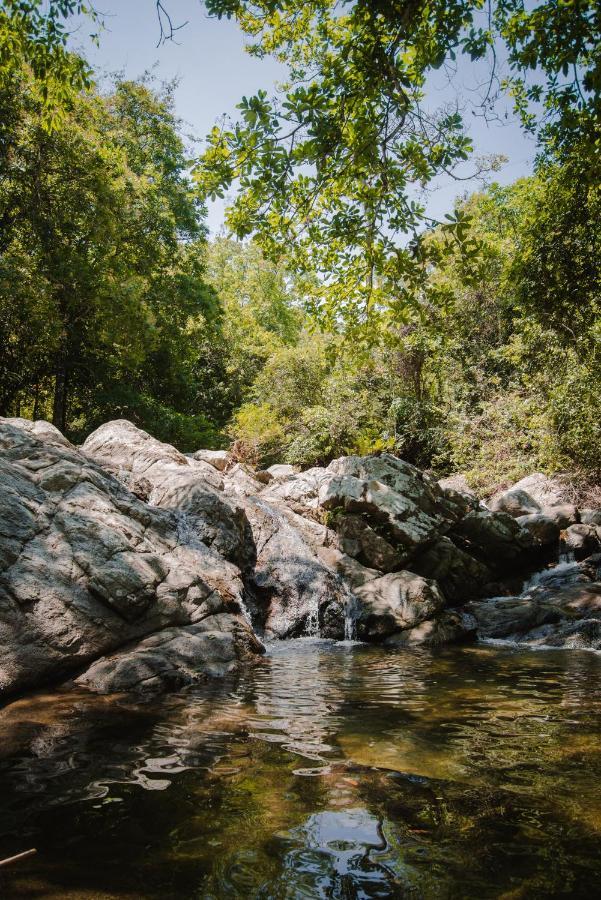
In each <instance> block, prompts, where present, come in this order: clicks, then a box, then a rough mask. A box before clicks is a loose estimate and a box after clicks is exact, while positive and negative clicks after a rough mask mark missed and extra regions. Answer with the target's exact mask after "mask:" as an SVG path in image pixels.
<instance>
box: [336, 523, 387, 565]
mask: <svg viewBox="0 0 601 900" xmlns="http://www.w3.org/2000/svg"><path fill="white" fill-rule="evenodd" d="M335 528H336V532H337V533H338V536H339V539H340V547H341V549H342V551H343V552H344V553H346V554H347V555H348V556H352V557H354V558H355V559H357V560H358V561H359V562H360V563H362V564H363V565H365V566H367V567H372V568H374V569H379V570H380V571H381V572H392V571H393V570H394V569H398V568H399V567H400V565H401V563H402V561H403V556H402V554H401V553H400V552H399V551H398V550H397V549H395V547H393V546H392V544H390V543H389V542H388V541H387V540H386V539H385V538H384V537H382V535H380V534H378V533H377V531H375V530H374V529H373V528H372V527H371V526H370V525H369V524H368V523H367V522H366V521H365V519H363V518H362V517H361V516H358V515H343V516H341V517H340V518H339V519H338V520H337V521H336V524H335Z"/></svg>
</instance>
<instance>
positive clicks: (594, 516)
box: [580, 509, 601, 526]
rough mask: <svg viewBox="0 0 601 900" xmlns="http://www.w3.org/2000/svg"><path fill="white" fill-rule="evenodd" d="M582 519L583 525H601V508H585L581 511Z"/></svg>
mask: <svg viewBox="0 0 601 900" xmlns="http://www.w3.org/2000/svg"><path fill="white" fill-rule="evenodd" d="M580 521H581V522H582V524H583V525H600V526H601V509H583V510H582V512H581V513H580Z"/></svg>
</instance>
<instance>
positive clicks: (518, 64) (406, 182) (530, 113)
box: [197, 0, 601, 329]
mask: <svg viewBox="0 0 601 900" xmlns="http://www.w3.org/2000/svg"><path fill="white" fill-rule="evenodd" d="M206 2H207V7H208V9H209V11H210V12H211V13H213V14H215V15H217V16H229V17H235V18H236V19H237V21H238V23H239V24H240V26H241V27H242V29H243V30H244V31H245V32H246V33H247V34H248V35H249V36H250V38H251V40H252V41H253V43H252V44H251V47H250V50H251V52H252V53H254V54H255V55H257V56H264V55H267V54H271V55H274V56H275V57H276V58H277V59H278V60H280V61H281V62H283V63H284V64H285V65H286V66H287V67H288V71H289V81H288V83H287V84H286V85H284V87H283V89H282V91H281V92H280V94H279V95H278V96H276V97H274V98H269V97H268V96H267V94H266V92H265V91H259V92H258V93H257V94H256V95H255V96H253V97H250V98H247V97H244V98H243V99H242V102H241V103H240V106H239V109H240V112H241V120H240V121H239V122H237V123H235V124H233V125H231V126H228V125H225V126H223V127H221V126H218V127H215V128H214V129H213V132H212V133H211V135H210V138H209V145H208V148H207V151H206V153H205V154H204V157H203V159H202V160H201V163H200V165H199V167H198V170H197V178H198V180H199V183H200V184H201V185H202V187H203V190H204V191H205V192H206V194H207V195H210V196H213V197H214V196H224V192H225V191H226V190H227V189H229V188H230V186H231V185H233V184H236V185H237V187H238V188H239V190H238V195H237V198H236V200H235V202H234V203H233V205H232V206H231V207H230V209H229V213H228V224H229V226H230V227H231V228H232V230H233V231H234V232H236V233H237V234H239V235H249V234H251V233H252V234H255V235H256V236H257V238H258V240H259V241H260V242H261V245H262V247H263V248H264V249H265V251H266V252H267V253H268V254H269V255H275V254H278V253H282V252H286V253H288V254H290V255H291V258H292V260H293V262H294V264H295V265H296V267H297V268H298V269H299V270H301V271H308V270H312V271H317V272H318V274H319V276H320V279H319V281H318V282H316V285H315V286H316V291H315V296H314V304H315V309H314V311H315V312H316V313H317V314H319V315H320V317H321V319H322V321H323V323H324V324H326V325H327V326H328V327H336V326H338V325H340V323H341V321H343V322H344V325H345V327H346V328H347V329H348V328H350V327H356V326H365V325H366V324H368V325H369V324H373V320H374V319H377V318H378V315H380V316H383V318H384V322H383V323H382V324H383V325H384V326H385V324H386V321H390V320H392V321H393V322H396V323H397V324H398V323H399V321H400V322H403V321H404V317H405V316H406V315H407V310H408V309H409V310H410V309H412V308H415V307H416V305H417V304H418V303H419V301H420V297H422V296H423V294H424V293H427V291H428V288H429V280H428V278H427V262H428V253H427V246H429V247H432V245H431V244H430V245H427V246H424V242H423V241H422V237H421V234H422V231H423V228H424V226H425V225H432V224H434V223H432V221H431V220H429V219H428V218H427V216H426V213H425V209H424V207H423V205H422V204H421V203H420V202H418V201H417V200H416V199H415V196H416V195H415V190H414V188H415V186H420V185H421V186H423V185H426V184H428V183H429V182H430V181H431V180H432V179H433V178H434V177H436V176H437V175H439V174H440V173H452V172H453V170H454V167H455V165H456V164H457V163H458V162H461V161H463V160H465V159H466V158H467V157H468V155H469V153H470V151H471V143H470V141H469V138H468V137H467V135H466V132H465V129H464V124H463V122H462V118H461V115H460V113H459V111H458V108H457V107H453V106H452V107H446V108H443V109H440V110H433V109H430V108H429V107H428V104H427V102H426V99H427V98H426V94H425V86H426V79H427V77H428V74H429V73H430V72H431V71H432V70H434V69H437V68H439V67H440V66H441V65H443V64H452V63H453V61H454V60H455V58H456V56H457V54H467V55H468V56H469V57H470V58H471V59H472V60H474V59H481V58H483V57H488V58H489V59H490V64H491V76H490V83H489V85H488V90H487V91H486V94H485V96H484V97H483V99H482V104H483V106H484V108H485V109H488V108H489V106H490V104H491V102H492V99H493V98H492V94H493V85H494V84H495V83H496V81H497V80H498V75H497V73H496V71H495V66H496V58H497V45H498V44H500V45H505V47H506V51H507V55H508V61H509V66H510V71H511V75H510V78H509V79H508V80H507V82H506V84H505V89H506V90H508V91H509V92H510V93H511V94H512V96H513V98H514V101H515V105H516V108H517V110H518V112H519V113H520V115H521V117H522V121H523V122H524V125H525V126H526V127H527V128H529V129H531V130H538V134H539V137H540V139H541V142H542V145H543V146H544V147H546V148H548V149H549V150H553V149H556V148H557V147H558V146H563V145H568V146H569V145H571V143H572V142H573V141H574V140H575V139H580V140H584V141H586V142H587V146H588V147H589V152H590V155H591V157H594V156H595V155H596V156H597V159H598V158H599V155H600V152H601V147H600V146H599V132H598V122H599V119H600V113H601V101H600V93H601V67H600V66H601V56H600V50H599V47H600V46H601V41H600V38H601V19H600V17H599V8H598V4H597V3H596V2H595V0H583V2H578V3H571V2H569V3H559V4H558V3H556V2H555V0H548V2H547V0H541V2H538V3H536V4H535V6H534V7H531V6H529V5H527V4H526V3H525V2H524V0H496V2H494V3H493V2H491V4H490V5H489V6H488V8H487V10H486V11H485V10H484V4H483V2H482V0H451V2H449V0H415V2H409V3H407V2H401V0H386V2H382V0H343V2H339V0H277V2H275V0H206ZM533 104H534V105H533ZM541 106H542V109H543V113H544V115H543V116H542V117H541V116H540V115H538V116H537V112H538V110H540V107H541ZM443 227H444V228H445V229H446V231H447V232H448V234H449V235H451V236H452V237H453V239H454V240H455V242H456V243H457V244H458V245H459V246H460V247H461V249H462V251H463V255H464V257H465V258H467V259H469V258H470V257H472V256H474V255H475V254H476V252H477V246H476V245H475V244H474V243H473V242H472V241H471V239H470V233H469V229H468V223H467V220H466V217H465V216H464V215H463V214H462V212H461V210H456V212H455V214H454V215H452V214H449V215H448V216H447V221H446V223H445V225H444V226H443ZM377 325H378V323H376V326H377Z"/></svg>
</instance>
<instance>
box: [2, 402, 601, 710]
mask: <svg viewBox="0 0 601 900" xmlns="http://www.w3.org/2000/svg"><path fill="white" fill-rule="evenodd" d="M0 473H1V481H0V653H1V657H0V697H1V696H5V695H9V694H11V693H14V692H18V691H22V690H24V689H26V688H28V687H33V686H35V685H38V684H41V683H43V682H48V681H54V682H58V681H61V680H65V679H67V678H76V679H77V680H78V682H79V683H80V684H82V685H85V686H87V687H88V688H90V689H91V690H95V691H100V692H109V691H120V690H129V689H132V688H136V689H137V688H143V689H145V690H149V689H155V688H165V687H171V686H177V685H181V684H186V683H189V682H191V681H194V680H196V679H198V678H201V677H207V676H218V675H223V674H226V673H228V672H231V671H234V670H236V669H238V668H240V666H241V665H244V664H247V663H253V662H256V661H258V660H259V659H260V656H261V653H262V652H263V649H264V648H263V644H262V640H264V639H266V640H269V639H276V638H287V637H298V636H301V635H315V636H317V635H318V636H320V637H329V638H333V639H344V638H345V637H347V638H348V637H350V636H351V635H356V636H357V637H358V638H359V639H361V640H365V641H371V642H383V643H386V644H388V645H391V646H409V647H411V646H416V645H422V646H434V645H436V644H441V643H448V642H450V641H457V640H465V639H468V638H473V637H474V636H475V634H476V630H477V631H478V634H479V636H481V637H484V638H490V639H506V640H517V641H526V642H530V643H534V644H543V645H546V644H551V645H553V646H556V645H561V646H587V647H597V646H600V647H601V636H600V629H599V623H601V600H600V597H601V585H600V584H599V582H598V578H599V571H598V570H599V566H598V565H597V564H596V563H595V557H591V559H592V561H591V560H586V561H585V562H584V563H573V564H570V565H572V566H577V567H578V568H575V569H574V568H572V569H570V567H569V565H566V564H564V565H563V566H559V567H557V568H556V569H551V570H549V572H548V573H544V574H543V575H540V576H538V580H537V579H534V580H533V579H530V581H528V579H527V578H526V574H527V571H528V569H530V570H532V568H533V566H534V565H535V564H536V562H537V560H539V559H543V558H544V555H545V554H549V553H551V554H552V553H553V552H556V550H557V545H558V539H559V536H560V533H561V535H562V539H563V541H564V548H565V549H572V550H573V552H574V553H575V555H576V556H578V557H579V558H582V557H585V556H587V555H590V554H591V553H594V552H596V551H598V550H599V549H600V548H601V525H599V521H601V517H600V516H599V514H598V511H595V510H588V511H586V512H585V513H583V514H582V522H580V521H579V520H580V514H579V511H578V510H577V509H575V508H574V507H573V506H570V504H569V503H567V502H566V501H567V500H568V499H569V498H568V497H567V496H565V494H562V492H561V490H557V489H554V488H553V485H550V484H548V483H547V482H546V481H545V480H544V479H545V476H538V475H537V476H533V477H532V478H531V479H530V481H529V480H528V479H525V480H523V481H522V482H520V483H519V484H518V485H516V486H514V488H512V489H510V490H509V491H506V492H504V493H503V494H501V495H498V496H497V497H496V498H493V501H491V502H490V504H489V507H490V508H486V507H485V506H484V505H483V504H482V503H480V502H479V501H478V500H477V498H476V497H475V496H474V495H473V494H471V493H469V492H466V491H464V490H457V487H460V488H461V487H462V484H461V482H456V481H455V482H453V483H452V485H451V486H445V484H444V483H442V484H440V483H437V482H436V481H435V480H434V479H432V478H431V477H430V476H428V475H427V474H425V473H423V472H420V471H419V470H418V469H416V468H415V467H414V466H412V465H410V464H409V463H406V462H404V461H402V460H399V459H397V458H396V457H394V456H392V455H390V454H382V455H380V456H370V457H357V456H350V457H342V458H340V459H337V460H334V461H333V462H332V463H330V465H329V466H327V467H324V468H321V467H316V468H312V469H309V470H307V471H305V472H297V471H296V470H295V469H293V468H292V467H289V466H273V467H272V468H271V469H270V470H267V471H266V472H254V471H253V470H251V469H249V468H247V467H245V466H242V465H240V464H237V463H235V462H234V461H233V460H232V459H231V457H230V455H229V454H228V453H227V452H225V451H206V450H199V451H197V452H196V453H193V454H188V455H184V454H182V453H179V451H177V450H175V448H173V447H171V446H169V445H166V444H162V443H161V442H159V441H157V440H155V439H154V438H152V437H151V436H150V435H148V434H146V433H145V432H143V431H141V430H140V429H138V428H136V427H135V426H134V425H132V424H131V423H129V422H126V421H115V422H109V423H107V424H106V425H103V426H101V427H100V428H99V429H97V430H96V431H95V432H94V433H93V434H91V435H90V436H89V437H88V439H87V440H86V441H85V443H84V444H83V446H82V447H80V448H76V447H74V446H73V445H71V444H70V443H69V441H67V440H66V439H65V438H64V437H63V436H62V435H61V434H60V433H59V432H58V431H57V430H56V429H55V428H53V427H52V426H51V425H49V424H48V423H45V422H35V423H33V422H30V421H27V420H23V419H3V420H0ZM529 488H530V490H529ZM585 516H586V518H585ZM520 572H521V573H523V575H522V580H526V581H527V583H526V585H525V587H524V591H523V592H522V594H521V595H519V596H510V594H511V591H510V590H509V589H508V588H507V587H506V586H504V584H503V582H504V580H505V579H507V577H508V576H510V575H513V576H516V575H517V576H518V578H519V575H520ZM554 573H555V574H554ZM566 579H567V580H566ZM501 591H502V592H503V593H502V595H501V596H494V595H499V594H500V593H501Z"/></svg>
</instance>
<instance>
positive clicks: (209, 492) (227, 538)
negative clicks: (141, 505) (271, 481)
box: [82, 420, 254, 569]
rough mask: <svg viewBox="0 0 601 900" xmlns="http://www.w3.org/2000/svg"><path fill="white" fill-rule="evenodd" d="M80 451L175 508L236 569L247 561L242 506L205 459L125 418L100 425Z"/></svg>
mask: <svg viewBox="0 0 601 900" xmlns="http://www.w3.org/2000/svg"><path fill="white" fill-rule="evenodd" d="M82 451H83V453H85V454H86V456H88V457H89V458H90V459H92V460H93V461H94V462H96V463H98V464H99V465H101V466H102V467H103V468H104V469H106V470H107V471H109V472H112V473H113V474H114V475H115V476H116V477H117V478H119V480H120V481H121V482H122V483H123V484H124V485H125V486H126V487H128V488H130V489H131V490H133V491H135V492H138V493H140V494H141V496H143V497H144V498H145V499H147V500H148V503H149V504H151V505H152V506H159V507H161V508H162V509H171V510H176V511H177V513H178V516H179V519H180V523H181V528H182V529H183V530H184V531H185V530H187V531H188V532H189V533H190V535H191V536H192V535H195V536H196V537H197V538H198V539H199V540H200V541H202V543H203V544H205V545H206V546H209V547H213V549H214V550H216V551H217V552H218V553H219V554H221V555H222V556H224V557H225V558H226V559H227V560H229V561H230V562H233V563H235V564H236V565H237V566H239V567H240V568H241V569H246V568H250V567H252V565H253V563H254V547H253V542H252V534H251V531H250V528H249V524H248V521H247V519H246V516H245V514H244V511H243V509H242V508H241V506H240V505H238V504H237V503H235V502H232V500H230V499H229V498H227V497H226V496H225V495H224V493H223V479H222V477H221V475H220V473H219V472H218V471H217V470H216V469H215V467H214V465H212V464H211V463H209V462H207V461H206V459H200V458H198V459H197V458H190V457H187V456H184V454H183V453H180V452H179V450H176V449H175V447H172V446H171V445H170V444H163V443H161V441H157V440H156V439H155V438H153V437H151V436H150V435H149V434H146V432H145V431H142V430H141V429H139V428H136V426H135V425H132V423H131V422H127V421H125V420H117V421H114V422H107V423H106V424H105V425H101V426H100V428H97V429H96V431H94V432H92V434H91V435H90V436H89V437H88V438H87V440H86V441H85V443H84V444H83V447H82ZM206 452H207V451H203V453H204V454H206Z"/></svg>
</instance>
